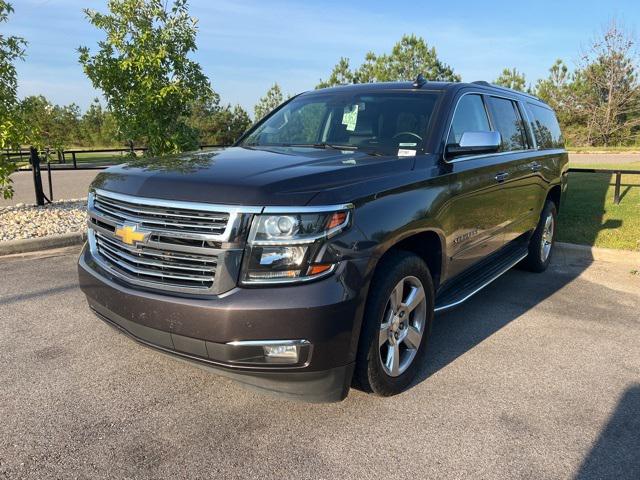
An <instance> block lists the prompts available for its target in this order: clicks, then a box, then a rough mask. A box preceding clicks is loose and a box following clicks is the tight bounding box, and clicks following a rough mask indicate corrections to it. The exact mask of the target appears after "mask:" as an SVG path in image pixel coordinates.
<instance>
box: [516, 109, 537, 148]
mask: <svg viewBox="0 0 640 480" xmlns="http://www.w3.org/2000/svg"><path fill="white" fill-rule="evenodd" d="M518 110H520V115H521V116H522V115H523V114H524V120H525V122H526V124H527V125H526V129H527V132H529V135H530V136H531V141H532V142H533V150H540V149H539V148H538V141H537V140H536V132H535V131H534V130H533V126H532V124H531V119H530V118H529V109H528V107H527V104H526V103H525V102H520V101H518Z"/></svg>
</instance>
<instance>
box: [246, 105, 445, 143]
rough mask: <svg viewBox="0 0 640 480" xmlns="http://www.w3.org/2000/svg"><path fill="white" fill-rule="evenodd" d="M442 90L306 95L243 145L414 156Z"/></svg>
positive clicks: (261, 128) (260, 126)
mask: <svg viewBox="0 0 640 480" xmlns="http://www.w3.org/2000/svg"><path fill="white" fill-rule="evenodd" d="M437 98H438V94H437V93H433V92H373V93H363V94H352V93H351V94H345V93H326V94H315V93H314V94H306V95H301V96H299V97H297V98H295V99H293V100H292V101H291V102H289V103H288V104H287V105H285V106H284V107H282V108H281V109H280V110H279V111H277V112H276V113H275V114H274V115H272V116H271V117H269V118H268V119H267V120H266V121H265V122H264V123H262V124H261V125H259V126H258V127H257V128H256V129H255V130H254V131H253V132H251V134H249V135H248V136H247V138H245V139H244V141H243V142H242V143H241V145H242V146H246V147H252V146H253V147H255V146H287V147H293V146H299V147H307V148H338V149H350V150H363V151H365V152H369V153H374V154H376V153H379V154H385V155H415V153H416V151H418V150H420V149H421V148H422V146H423V143H424V141H425V140H426V134H427V130H428V126H429V120H430V118H431V115H432V113H433V110H434V106H435V103H436V100H437Z"/></svg>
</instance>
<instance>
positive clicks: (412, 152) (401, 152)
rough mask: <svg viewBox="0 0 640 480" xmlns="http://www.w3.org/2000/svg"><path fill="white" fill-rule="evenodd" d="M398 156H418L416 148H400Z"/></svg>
mask: <svg viewBox="0 0 640 480" xmlns="http://www.w3.org/2000/svg"><path fill="white" fill-rule="evenodd" d="M398 156H399V157H415V156H416V151H415V150H407V149H404V148H400V149H399V150H398Z"/></svg>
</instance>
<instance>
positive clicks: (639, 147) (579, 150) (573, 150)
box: [567, 145, 640, 153]
mask: <svg viewBox="0 0 640 480" xmlns="http://www.w3.org/2000/svg"><path fill="white" fill-rule="evenodd" d="M567 151H568V152H569V153H640V145H634V146H631V147H567Z"/></svg>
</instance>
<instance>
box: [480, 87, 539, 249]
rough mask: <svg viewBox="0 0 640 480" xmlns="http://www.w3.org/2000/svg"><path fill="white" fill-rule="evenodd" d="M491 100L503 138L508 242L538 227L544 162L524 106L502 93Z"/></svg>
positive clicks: (493, 116) (489, 96) (492, 110)
mask: <svg viewBox="0 0 640 480" xmlns="http://www.w3.org/2000/svg"><path fill="white" fill-rule="evenodd" d="M487 103H488V107H489V114H490V116H491V121H492V125H493V128H494V130H497V131H498V132H500V136H501V137H502V145H501V147H500V154H501V156H502V170H503V172H504V176H503V188H504V190H505V192H504V193H505V197H504V198H505V200H506V203H505V205H504V207H503V208H504V209H505V213H506V219H505V220H506V223H505V225H504V241H505V243H507V242H510V241H512V240H515V239H516V238H518V237H519V236H520V235H522V234H524V233H526V232H528V231H529V230H531V229H533V228H535V226H536V224H537V222H538V214H539V211H538V206H539V205H540V203H541V202H542V201H543V200H544V195H545V190H544V188H543V187H542V185H541V182H540V177H539V175H538V172H539V170H540V168H541V164H540V163H539V162H537V161H536V157H537V152H536V151H535V150H534V149H533V140H532V138H531V134H530V133H529V130H528V129H527V127H526V126H525V125H526V122H525V115H526V113H525V111H524V108H523V107H522V105H521V104H520V103H519V102H518V101H517V100H516V99H512V98H507V97H502V96H494V95H488V96H487Z"/></svg>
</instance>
